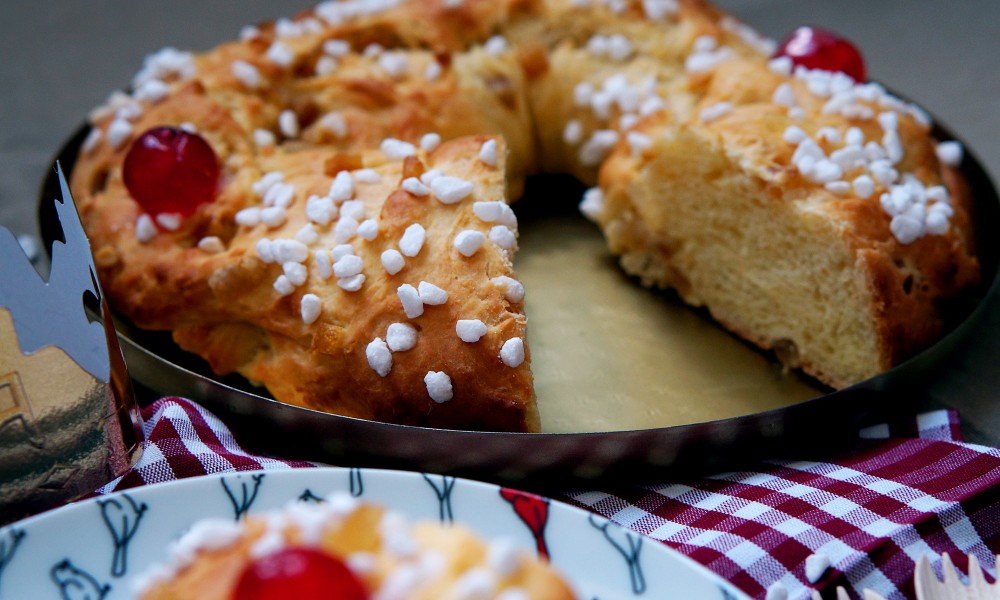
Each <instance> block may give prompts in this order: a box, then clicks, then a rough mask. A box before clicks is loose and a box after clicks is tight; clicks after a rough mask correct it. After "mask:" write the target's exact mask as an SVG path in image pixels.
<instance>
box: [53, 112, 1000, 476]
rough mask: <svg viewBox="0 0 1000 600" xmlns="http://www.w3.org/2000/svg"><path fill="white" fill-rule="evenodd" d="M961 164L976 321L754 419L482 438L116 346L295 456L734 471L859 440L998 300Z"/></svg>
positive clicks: (125, 340) (470, 470)
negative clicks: (356, 413)
mask: <svg viewBox="0 0 1000 600" xmlns="http://www.w3.org/2000/svg"><path fill="white" fill-rule="evenodd" d="M88 131H89V127H88V126H86V125H84V126H82V127H81V128H80V129H79V130H78V131H76V132H75V134H74V135H73V136H72V137H70V138H69V140H68V141H67V142H66V143H65V144H64V145H63V147H62V148H61V149H60V150H59V152H58V153H57V155H56V158H55V160H54V161H53V169H51V170H50V171H49V174H48V177H46V179H45V181H43V185H42V189H41V194H40V203H39V222H40V229H41V231H42V237H43V239H44V241H45V243H46V247H48V248H51V242H52V240H53V239H54V238H53V236H55V235H57V233H56V232H54V231H53V227H52V225H51V223H52V219H53V218H54V217H53V214H52V210H51V200H52V198H55V197H58V195H59V194H58V185H57V183H56V178H55V170H54V164H55V162H56V161H58V162H59V163H61V165H62V166H63V168H64V169H65V170H66V171H67V172H71V171H72V166H73V163H74V162H75V157H76V154H77V151H78V149H79V147H80V145H81V144H82V142H83V140H84V138H85V137H86V135H87V133H88ZM933 134H934V136H935V138H936V139H938V140H952V139H956V137H955V136H954V135H952V134H951V133H950V132H949V131H948V130H947V129H945V128H944V127H942V126H941V125H940V124H937V125H935V127H934V131H933ZM960 168H961V171H962V173H963V175H964V176H965V178H966V180H967V181H968V184H969V188H970V190H971V193H972V195H973V198H974V207H973V209H974V219H973V223H974V225H975V226H976V229H977V244H978V252H979V255H980V261H981V263H982V264H981V267H982V282H981V284H980V288H979V290H978V294H977V297H976V299H975V300H976V301H975V305H974V306H973V307H972V308H971V310H969V312H968V314H967V315H966V316H965V317H964V318H963V319H961V320H960V321H959V322H957V323H955V324H954V326H953V327H952V328H951V330H950V331H949V332H948V333H947V334H945V335H944V336H942V338H941V339H939V340H938V341H937V342H936V343H935V344H934V345H932V346H931V347H929V348H927V349H925V350H923V351H922V352H920V353H918V354H917V355H915V356H913V357H911V358H909V359H908V360H906V361H904V362H902V363H901V364H899V365H897V366H895V367H893V368H892V369H890V370H889V371H887V372H885V373H882V374H880V375H877V376H875V377H873V378H871V379H868V380H866V381H862V382H860V383H857V384H855V385H853V386H850V387H848V388H846V389H843V390H837V391H831V392H829V393H825V394H820V395H818V396H816V397H814V398H811V399H808V400H804V401H802V402H799V403H796V404H793V405H791V406H787V407H783V408H777V409H772V410H767V411H762V412H758V413H753V414H749V415H745V416H740V417H733V418H728V419H722V420H719V421H710V422H703V423H693V424H688V425H678V426H672V427H659V428H652V429H631V430H621V431H618V430H616V431H605V432H581V433H500V432H478V431H464V430H443V429H432V428H426V427H418V426H409V425H397V424H389V423H378V422H373V421H367V420H364V419H357V418H352V417H343V416H339V415H331V414H328V413H323V412H319V411H315V410H311V409H307V408H301V407H296V406H290V405H286V404H282V403H280V402H277V401H275V400H273V399H271V398H267V397H265V396H262V395H259V394H256V393H253V392H251V391H247V390H245V389H239V388H238V387H234V386H233V385H230V384H228V383H226V382H224V381H220V380H219V379H218V378H215V377H211V376H207V375H205V374H202V373H199V372H195V371H194V370H191V369H189V368H187V367H185V366H182V365H179V364H176V363H175V362H172V361H171V360H168V359H167V358H164V357H163V356H160V355H158V354H157V353H156V352H154V351H153V350H151V349H149V348H146V347H144V346H143V345H142V344H141V343H139V342H138V341H136V340H133V339H132V338H131V337H130V336H129V334H128V332H127V331H123V330H125V329H127V326H123V327H120V328H119V338H120V340H121V343H122V347H123V352H124V354H125V358H126V362H127V363H128V366H129V369H130V371H131V373H132V376H133V379H135V380H136V381H138V382H139V383H140V384H142V385H144V386H146V387H148V388H150V389H153V390H155V391H156V392H157V393H159V394H163V395H175V396H184V397H188V398H191V399H193V400H196V401H198V402H199V403H201V404H202V405H204V406H205V407H206V408H208V409H209V410H212V411H213V412H215V413H216V414H218V415H219V416H220V417H221V418H223V420H225V421H227V423H228V424H230V426H231V427H233V428H234V429H235V430H237V432H238V433H240V434H241V435H243V436H244V439H246V440H250V442H251V445H254V446H259V447H260V448H261V449H262V450H264V451H271V452H280V453H281V454H282V455H283V456H289V457H291V456H298V457H303V458H308V459H312V460H328V461H333V462H339V463H340V464H355V465H358V466H365V465H368V466H393V467H399V468H411V469H419V470H427V471H436V472H448V473H454V474H458V475H465V476H472V477H480V478H486V479H503V480H523V479H524V478H535V479H537V478H539V477H542V478H544V477H550V476H552V475H554V474H558V475H560V476H562V475H568V476H570V477H574V478H578V477H590V476H595V475H599V474H604V475H606V474H607V472H608V470H609V469H613V470H614V471H615V472H616V473H619V474H623V475H625V474H628V473H635V472H637V469H648V468H649V467H662V468H674V469H679V468H684V469H687V468H695V469H698V468H712V467H725V466H734V465H737V464H739V463H740V462H741V460H742V459H751V458H753V457H755V456H760V455H763V454H766V453H771V454H773V453H774V452H776V451H777V452H780V451H781V450H782V449H783V448H788V447H790V446H793V445H795V444H802V443H808V444H811V445H813V446H817V447H818V446H837V445H838V444H840V443H843V442H844V440H845V439H850V438H851V437H852V435H851V434H852V433H853V432H854V431H855V430H856V428H857V427H858V426H859V425H861V424H863V423H867V422H871V421H872V419H878V418H881V417H883V416H885V415H886V414H888V411H889V410H891V408H892V406H893V397H897V396H899V395H901V394H900V393H899V392H902V391H904V390H913V389H919V387H918V386H920V385H921V384H924V383H926V382H927V381H928V379H929V378H930V377H932V374H933V373H934V372H935V371H936V370H937V369H939V368H940V367H941V366H942V365H943V364H944V363H945V362H946V361H947V360H948V359H949V358H950V356H951V355H952V353H953V351H954V350H955V349H957V348H958V347H959V346H960V345H961V343H962V342H963V340H964V339H965V337H966V336H967V335H969V334H970V333H971V331H972V330H973V329H974V328H975V326H976V323H977V322H978V320H979V319H980V318H981V316H982V315H983V313H984V312H985V311H986V310H987V305H988V303H989V300H990V299H991V298H993V297H995V295H996V294H997V288H998V287H1000V278H998V276H997V269H998V264H1000V240H998V239H997V238H996V236H995V235H988V234H986V232H987V231H989V230H990V229H991V228H994V229H995V226H996V225H997V224H998V223H1000V199H998V196H997V191H996V188H995V186H994V184H993V182H992V181H991V180H990V177H989V176H988V175H987V173H986V172H985V170H984V169H983V167H982V165H981V163H980V161H979V160H978V158H977V157H976V156H975V155H974V153H973V152H972V151H971V150H970V149H969V148H968V147H966V148H965V153H964V157H963V161H962V164H961V167H960ZM164 373H165V374H167V375H168V379H164V377H163V375H164ZM818 424H822V427H819V426H818ZM275 425H277V427H275ZM470 442H475V445H474V446H471V447H470V445H469V444H470ZM539 455H547V456H542V457H540V456H539Z"/></svg>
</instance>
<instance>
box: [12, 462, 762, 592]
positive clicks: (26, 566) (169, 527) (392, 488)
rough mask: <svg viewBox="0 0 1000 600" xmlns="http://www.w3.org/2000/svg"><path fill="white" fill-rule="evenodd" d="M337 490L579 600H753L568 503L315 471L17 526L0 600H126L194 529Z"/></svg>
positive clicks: (273, 474)
mask: <svg viewBox="0 0 1000 600" xmlns="http://www.w3.org/2000/svg"><path fill="white" fill-rule="evenodd" d="M337 490H347V491H350V492H351V493H352V494H353V495H355V496H358V497H360V498H362V499H363V500H366V501H371V502H376V503H379V504H382V505H385V506H388V507H390V508H393V509H396V510H399V511H400V512H402V513H403V514H405V515H407V516H408V517H409V518H411V519H421V520H422V519H440V520H441V521H443V522H446V523H448V522H456V523H457V522H460V523H463V524H465V525H467V526H469V527H471V528H472V529H473V530H475V531H477V532H478V533H479V534H481V535H483V536H485V537H486V538H488V539H495V538H497V537H505V538H508V539H511V540H513V541H514V542H515V543H517V544H519V545H521V546H522V547H524V548H525V549H528V550H531V551H540V552H545V553H547V554H548V556H549V557H550V560H551V563H552V564H553V565H554V566H555V567H556V568H557V569H558V570H559V571H560V572H562V573H563V574H564V575H565V576H566V577H567V579H569V581H570V582H571V584H572V585H573V586H574V589H575V590H576V592H577V594H578V596H579V598H581V599H583V600H592V599H594V600H596V599H599V600H610V599H612V598H635V597H639V598H650V599H652V598H656V599H658V600H659V599H668V598H698V599H701V598H707V599H721V600H729V599H739V598H748V596H746V595H745V594H743V593H742V592H740V591H739V590H738V589H736V588H734V587H733V586H732V585H730V584H729V583H727V582H726V581H724V580H723V579H721V578H720V577H718V576H716V575H715V574H713V573H711V572H710V571H709V570H708V569H706V568H704V567H703V566H701V565H699V564H697V563H696V562H694V561H692V560H690V559H688V558H687V557H685V556H683V555H681V554H678V553H677V552H675V551H673V550H671V549H669V548H668V547H666V546H664V545H662V544H660V543H658V542H656V541H653V540H650V539H646V538H643V537H642V536H640V535H638V534H636V533H633V532H631V531H627V530H625V529H623V528H621V527H619V526H617V525H615V524H613V523H611V522H609V521H607V520H605V519H604V518H602V517H599V516H596V515H594V514H592V513H589V512H586V511H584V510H582V509H578V508H575V507H572V506H569V505H566V504H562V503H559V502H556V501H551V500H548V499H544V498H539V497H538V496H533V495H530V494H524V493H523V492H517V491H515V490H510V489H507V488H501V487H498V486H496V485H492V484H485V483H480V482H476V481H470V480H464V479H456V478H454V477H447V476H442V475H429V474H421V473H411V472H404V471H385V470H376V469H341V468H322V469H299V470H288V471H269V472H247V473H238V474H225V475H212V476H206V477H197V478H192V479H183V480H180V481H174V482H170V483H165V484H160V485H152V486H147V487H143V488H137V489H135V490H129V491H126V492H119V493H117V494H113V495H109V496H105V497H101V498H95V499H91V500H87V501H83V502H80V503H78V504H74V505H70V506H67V507H63V508H60V509H57V510H54V511H51V512H49V513H45V514H42V515H39V516H37V517H32V518H30V519H26V520H24V521H20V522H18V523H14V524H12V525H10V526H7V527H5V528H3V529H0V599H2V600H6V599H9V598H37V599H45V598H63V599H67V600H68V599H74V600H75V599H82V598H89V599H90V600H120V599H125V598H131V594H130V590H131V580H132V579H133V578H134V577H135V576H136V575H137V574H138V573H141V572H142V571H143V570H144V569H145V568H146V567H147V566H149V565H151V564H153V563H156V562H160V561H162V560H163V559H164V558H165V547H166V546H167V544H168V543H169V542H170V541H172V540H174V539H176V538H177V537H178V536H179V535H180V534H182V533H183V532H184V531H185V530H186V529H187V528H188V527H189V526H190V525H191V524H192V523H193V522H194V521H196V520H198V519H201V518H204V517H232V518H239V517H240V516H241V515H243V514H245V513H247V512H249V513H255V512H259V511H262V510H266V509H269V508H274V507H278V506H281V505H283V504H285V503H287V502H289V501H293V500H301V501H312V500H314V499H316V498H322V497H323V496H325V495H327V494H329V493H331V492H334V491H337ZM519 511H520V512H519ZM519 514H523V515H525V518H521V517H520V516H519ZM539 515H543V517H542V518H538V516H539ZM536 532H537V535H536Z"/></svg>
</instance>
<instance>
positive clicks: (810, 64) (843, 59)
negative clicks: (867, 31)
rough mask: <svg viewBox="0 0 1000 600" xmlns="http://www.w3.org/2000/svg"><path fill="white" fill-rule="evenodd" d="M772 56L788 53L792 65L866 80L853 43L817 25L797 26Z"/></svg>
mask: <svg viewBox="0 0 1000 600" xmlns="http://www.w3.org/2000/svg"><path fill="white" fill-rule="evenodd" d="M774 56H775V57H776V58H777V57H779V56H787V57H788V58H790V59H792V63H793V64H795V65H802V66H803V67H805V68H807V69H822V70H824V71H840V72H842V73H844V74H846V75H848V76H849V77H850V78H851V79H853V80H854V81H857V82H864V81H865V61H864V59H863V58H862V57H861V53H860V52H858V49H857V48H855V47H854V44H852V43H851V42H849V41H847V40H846V39H844V38H842V37H840V36H839V35H837V34H835V33H831V32H829V31H825V30H823V29H819V28H817V27H799V28H798V29H796V30H795V31H793V32H792V34H791V35H789V36H788V37H786V38H785V39H784V40H783V41H782V42H781V44H780V45H779V46H778V50H777V51H776V52H775V53H774Z"/></svg>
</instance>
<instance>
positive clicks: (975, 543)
mask: <svg viewBox="0 0 1000 600" xmlns="http://www.w3.org/2000/svg"><path fill="white" fill-rule="evenodd" d="M143 417H144V419H145V425H144V430H145V437H146V444H145V448H144V451H143V455H142V458H141V459H140V461H139V463H138V464H137V465H136V466H135V467H134V468H133V469H132V470H131V471H129V472H128V473H126V474H125V475H124V476H123V477H121V478H120V479H118V480H116V481H114V482H112V483H110V484H108V485H107V486H105V487H104V488H102V489H100V490H97V493H98V494H102V493H108V492H111V491H117V490H122V489H127V488H131V487H135V486H139V485H144V484H150V483H158V482H162V481H169V480H172V479H180V478H184V477H192V476H197V475H203V474H208V473H220V472H232V471H248V470H257V469H288V468H300V467H312V466H315V464H314V463H309V462H304V461H293V460H282V459H280V458H274V457H264V456H259V455H254V454H251V453H249V452H247V451H246V450H244V449H243V448H242V447H241V446H240V445H239V443H238V442H237V441H236V440H235V438H234V437H233V434H232V433H231V432H230V431H229V429H228V428H227V427H226V426H225V425H224V424H223V423H222V421H220V420H219V419H218V418H217V417H215V416H214V415H212V414H211V413H209V412H208V411H206V410H205V409H204V408H202V407H200V406H199V405H197V404H195V403H193V402H190V401H188V400H184V399H180V398H164V399H161V400H159V401H157V402H155V403H153V404H151V405H149V406H148V407H147V408H146V409H145V410H144V411H143ZM806 452H807V451H804V452H803V453H804V454H805V453H806ZM798 458H800V459H801V460H794V461H792V460H788V461H786V460H771V461H765V462H762V463H760V464H759V465H758V466H757V468H755V469H753V470H748V471H739V472H729V473H720V474H717V475H713V476H710V477H703V478H699V479H688V480H678V481H664V482H662V483H659V484H653V485H650V484H646V485H642V486H617V487H608V488H607V489H600V490H567V491H566V492H565V493H564V494H561V495H555V496H554V497H555V499H557V500H562V501H565V502H568V503H570V504H575V505H578V506H582V507H584V508H587V509H589V510H592V511H594V512H596V513H599V514H601V515H603V516H605V517H607V518H608V519H611V520H612V521H615V522H617V523H619V524H621V525H623V526H625V527H627V528H629V529H631V530H633V531H636V532H639V533H642V534H644V535H646V536H648V537H650V538H653V539H655V540H659V541H660V542H662V543H664V544H667V545H668V546H670V547H671V548H674V549H676V550H677V551H679V552H681V553H683V554H685V555H687V556H689V557H691V558H693V559H694V560H696V561H698V562H700V563H702V564H703V565H705V566H707V567H708V568H709V569H711V570H712V571H714V572H716V573H718V574H719V575H721V576H722V577H724V578H726V579H728V580H729V581H731V582H732V583H733V584H735V585H736V586H737V587H739V588H741V589H742V590H744V591H745V592H746V593H748V594H749V595H751V596H753V597H755V598H766V599H768V600H780V599H783V598H787V599H804V598H812V597H813V593H814V591H819V592H820V593H821V594H822V596H823V597H824V598H835V597H836V588H837V587H843V588H844V589H845V590H847V591H848V592H849V593H850V595H851V596H852V597H855V598H860V597H861V593H862V590H864V589H865V588H867V589H871V590H874V591H876V592H878V593H879V594H882V595H883V596H885V597H886V598H887V599H889V600H896V599H903V598H913V597H914V596H913V594H914V590H913V581H912V580H913V570H914V566H915V564H916V561H917V559H918V558H919V557H920V556H922V555H927V556H931V557H933V558H934V561H933V562H934V566H935V569H936V570H937V571H938V574H939V576H940V574H941V573H940V555H941V554H942V553H945V552H946V553H948V554H949V555H950V556H951V558H952V560H953V561H954V562H955V563H956V565H957V566H958V567H959V568H960V569H962V570H963V571H964V570H966V569H967V564H968V563H967V558H966V557H967V555H969V554H972V555H975V556H976V558H977V559H978V560H979V562H980V564H983V565H989V566H990V569H991V568H992V566H993V565H994V564H995V560H994V556H995V555H996V554H1000V450H997V449H995V448H987V447H983V446H976V445H972V444H966V443H962V441H961V432H960V430H959V427H958V420H957V415H956V414H955V413H953V412H951V411H944V410H942V411H936V412H932V413H927V414H922V415H918V416H915V417H913V418H911V419H908V420H906V421H904V422H901V423H894V424H892V425H888V424H887V425H884V426H878V427H873V428H869V429H867V430H865V431H862V432H860V436H859V441H858V444H857V447H856V448H855V449H854V450H853V451H851V452H847V453H844V454H840V455H837V456H825V457H819V456H802V457H798ZM988 573H989V574H990V576H991V577H996V573H995V572H992V571H991V570H988Z"/></svg>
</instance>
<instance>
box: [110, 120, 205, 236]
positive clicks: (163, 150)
mask: <svg viewBox="0 0 1000 600" xmlns="http://www.w3.org/2000/svg"><path fill="white" fill-rule="evenodd" d="M122 175H123V177H124V179H125V187H126V188H128V191H129V193H130V194H132V198H134V199H135V201H136V202H138V203H139V206H141V207H142V208H143V210H144V211H146V212H147V213H149V214H150V215H152V216H154V217H155V216H156V215H159V214H162V213H177V214H180V215H182V216H185V217H187V216H190V215H191V213H193V212H194V211H195V209H196V208H198V206H199V205H202V204H205V203H206V202H211V201H212V200H213V199H214V198H215V193H216V189H217V187H218V182H219V160H218V159H217V158H216V157H215V152H214V151H213V150H212V147H211V146H209V145H208V142H206V141H205V139H204V138H202V137H201V136H200V135H198V134H197V133H191V132H189V131H184V130H183V129H178V128H176V127H154V128H153V129H150V130H149V131H147V132H145V133H143V134H142V135H141V136H139V137H138V138H137V139H136V140H135V142H133V143H132V147H131V148H129V150H128V154H126V155H125V164H124V166H123V169H122Z"/></svg>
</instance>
